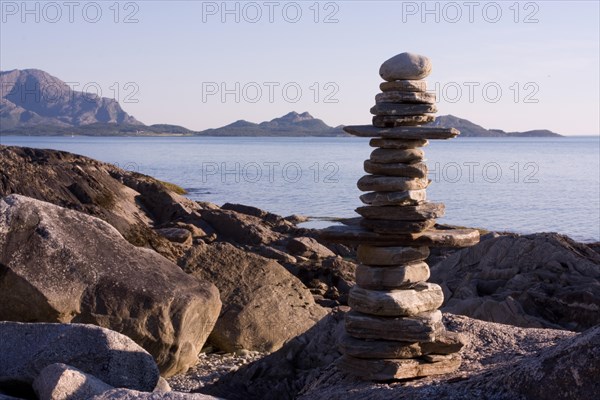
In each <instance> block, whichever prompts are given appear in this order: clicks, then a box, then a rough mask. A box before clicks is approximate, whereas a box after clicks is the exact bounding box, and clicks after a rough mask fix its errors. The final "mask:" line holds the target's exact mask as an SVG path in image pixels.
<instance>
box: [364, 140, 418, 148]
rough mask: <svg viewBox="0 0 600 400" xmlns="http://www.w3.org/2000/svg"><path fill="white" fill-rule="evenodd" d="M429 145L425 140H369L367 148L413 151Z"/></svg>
mask: <svg viewBox="0 0 600 400" xmlns="http://www.w3.org/2000/svg"><path fill="white" fill-rule="evenodd" d="M428 144H429V141H428V140H426V139H412V140H402V139H371V140H370V141H369V146H371V147H381V148H383V149H414V148H417V147H425V146H427V145H428Z"/></svg>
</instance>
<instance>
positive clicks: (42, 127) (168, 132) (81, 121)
mask: <svg viewBox="0 0 600 400" xmlns="http://www.w3.org/2000/svg"><path fill="white" fill-rule="evenodd" d="M0 87H1V88H2V90H1V92H0V94H1V97H0V134H2V135H18V136H72V135H78V136H79V135H80V136H159V135H161V136H250V137H253V136H270V137H303V136H306V137H332V136H347V135H348V134H347V133H345V132H344V131H343V129H342V128H343V126H336V127H333V126H329V125H327V124H326V123H325V122H323V121H322V120H321V119H318V118H314V117H313V116H312V115H310V114H309V113H308V112H303V113H297V112H295V111H292V112H290V113H288V114H286V115H284V116H282V117H279V118H274V119H272V120H270V121H264V122H260V123H254V122H249V121H245V120H238V121H235V122H233V123H231V124H228V125H225V126H223V127H220V128H213V129H207V130H204V131H194V130H191V129H187V128H185V127H183V126H179V125H169V124H155V125H145V124H144V123H142V122H140V121H139V120H137V119H136V118H134V117H133V116H132V115H129V114H128V113H127V112H125V111H124V110H123V109H122V108H121V106H120V105H119V103H118V102H117V101H116V100H114V99H110V98H106V97H99V96H96V95H94V94H90V93H84V92H78V91H75V90H72V88H71V87H70V86H69V85H68V84H67V83H65V82H63V81H62V80H60V79H58V78H56V77H54V76H52V75H50V74H49V73H47V72H44V71H42V70H39V69H24V70H12V71H0ZM429 125H432V126H445V127H452V128H456V129H458V130H460V132H461V136H462V137H558V136H561V135H559V134H558V133H555V132H552V131H549V130H545V129H543V130H542V129H540V130H532V131H526V132H505V131H503V130H500V129H486V128H484V127H482V126H480V125H477V124H475V123H473V122H471V121H468V120H466V119H463V118H459V117H455V116H453V115H442V116H439V117H437V118H436V119H435V120H434V121H433V122H432V123H431V124H429Z"/></svg>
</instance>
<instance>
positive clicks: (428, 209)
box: [356, 203, 444, 221]
mask: <svg viewBox="0 0 600 400" xmlns="http://www.w3.org/2000/svg"><path fill="white" fill-rule="evenodd" d="M356 212H357V213H359V214H360V215H362V216H363V217H365V218H367V219H381V220H388V221H422V220H426V219H433V218H440V217H443V216H444V204H443V203H421V204H419V205H416V206H400V207H396V206H362V207H358V208H357V209H356Z"/></svg>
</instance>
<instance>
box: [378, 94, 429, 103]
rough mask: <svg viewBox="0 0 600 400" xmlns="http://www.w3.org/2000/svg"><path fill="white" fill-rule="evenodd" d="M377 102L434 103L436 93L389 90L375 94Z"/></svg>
mask: <svg viewBox="0 0 600 400" xmlns="http://www.w3.org/2000/svg"><path fill="white" fill-rule="evenodd" d="M375 101H376V102H377V103H416V104H434V103H435V94H434V93H430V92H400V91H388V92H383V93H378V94H377V95H375Z"/></svg>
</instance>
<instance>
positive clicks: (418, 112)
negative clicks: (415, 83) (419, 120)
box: [370, 103, 438, 139]
mask: <svg viewBox="0 0 600 400" xmlns="http://www.w3.org/2000/svg"><path fill="white" fill-rule="evenodd" d="M437 111H438V109H437V107H436V105H435V104H402V103H377V104H375V105H374V106H373V107H371V109H370V112H371V114H373V115H377V116H396V117H401V116H406V117H410V116H423V115H424V116H427V115H428V114H435V113H436V112H437ZM415 138H416V137H415ZM408 139H412V138H408ZM432 139H435V138H432Z"/></svg>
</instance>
